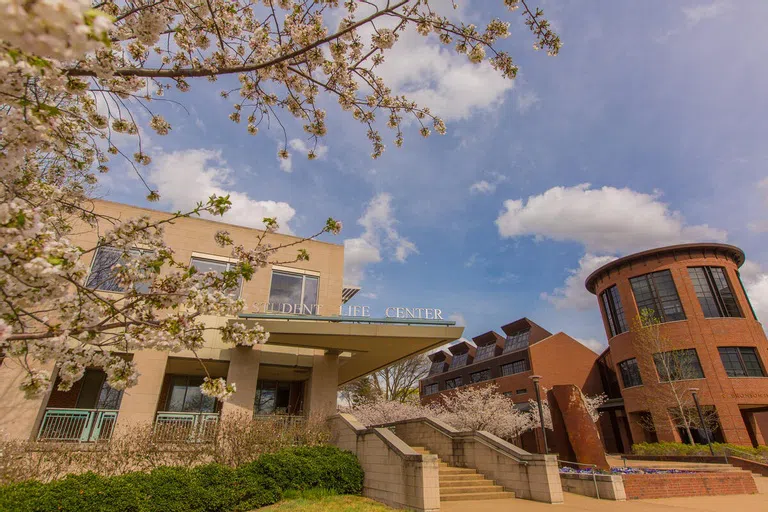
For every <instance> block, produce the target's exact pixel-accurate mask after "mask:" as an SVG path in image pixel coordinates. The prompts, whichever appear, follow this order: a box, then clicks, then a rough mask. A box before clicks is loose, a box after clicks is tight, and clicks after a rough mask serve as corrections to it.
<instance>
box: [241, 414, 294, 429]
mask: <svg viewBox="0 0 768 512" xmlns="http://www.w3.org/2000/svg"><path fill="white" fill-rule="evenodd" d="M253 419H254V420H256V421H272V422H275V423H277V424H278V425H280V426H283V427H293V426H298V425H304V424H305V423H306V422H307V418H305V417H304V416H296V415H293V414H254V415H253Z"/></svg>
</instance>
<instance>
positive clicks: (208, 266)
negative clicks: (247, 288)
mask: <svg viewBox="0 0 768 512" xmlns="http://www.w3.org/2000/svg"><path fill="white" fill-rule="evenodd" d="M190 265H191V266H193V267H195V269H196V270H197V271H198V272H216V273H217V274H218V275H219V276H223V275H224V272H230V271H231V270H233V269H234V267H235V263H230V262H228V261H217V260H208V259H205V258H199V257H197V256H192V260H191V261H190ZM242 287H243V279H242V278H238V280H237V286H233V287H232V288H230V289H228V290H227V293H228V294H229V295H230V296H232V297H235V298H237V297H240V289H241V288H242Z"/></svg>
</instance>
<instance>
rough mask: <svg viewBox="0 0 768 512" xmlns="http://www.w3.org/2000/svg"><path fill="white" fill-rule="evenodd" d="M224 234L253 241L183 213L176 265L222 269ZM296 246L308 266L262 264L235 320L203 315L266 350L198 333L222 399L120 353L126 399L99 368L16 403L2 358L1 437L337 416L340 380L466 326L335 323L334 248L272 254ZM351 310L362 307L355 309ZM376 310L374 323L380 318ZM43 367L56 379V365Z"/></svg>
mask: <svg viewBox="0 0 768 512" xmlns="http://www.w3.org/2000/svg"><path fill="white" fill-rule="evenodd" d="M95 209H96V211H97V212H98V213H100V214H103V215H107V216H109V217H113V218H116V219H127V218H134V217H137V216H140V215H148V216H149V217H151V218H152V219H159V218H163V217H166V216H167V215H168V214H166V213H163V212H158V211H153V210H147V209H142V208H136V207H132V206H127V205H123V204H118V203H112V202H106V201H97V202H95ZM221 229H226V230H227V231H229V233H230V235H231V237H232V238H233V240H234V241H235V243H236V244H243V245H244V246H246V247H248V246H249V244H251V245H253V244H255V240H256V237H258V236H260V235H261V234H262V232H261V231H259V230H255V229H249V228H244V227H240V226H234V225H225V224H222V223H220V222H215V221H211V220H205V219H199V218H189V219H179V220H178V221H176V222H175V223H174V224H173V225H170V226H168V227H167V228H166V231H165V239H166V242H167V244H168V245H169V246H170V247H171V248H173V250H174V251H175V256H176V258H177V259H179V260H180V261H186V262H189V263H191V264H192V265H194V266H196V267H197V268H198V269H199V270H204V271H208V270H221V271H223V270H226V268H227V265H229V264H231V263H232V261H233V260H231V259H230V249H229V248H221V247H219V246H218V245H217V244H216V243H215V242H214V234H215V233H216V232H217V231H219V230H221ZM79 231H82V232H81V233H80V234H78V235H77V239H76V240H75V242H77V243H79V244H81V245H82V246H84V247H88V246H91V247H92V246H94V245H95V242H96V240H97V233H96V232H95V231H93V230H88V229H84V230H79ZM296 240H297V239H296V238H294V237H290V236H287V235H280V234H274V235H268V236H267V241H268V243H271V244H273V245H279V244H281V243H286V242H294V241H296ZM297 247H303V248H305V249H307V251H308V252H309V253H310V260H309V261H302V262H297V263H293V264H286V265H284V266H277V265H275V266H271V267H268V268H266V269H261V270H259V271H258V272H256V274H255V275H254V277H253V279H251V280H250V281H247V282H243V283H242V284H241V286H240V289H239V290H237V293H238V294H239V295H240V297H242V299H243V300H244V301H245V304H246V310H245V312H244V313H243V314H242V315H241V317H242V318H240V319H233V318H223V317H207V318H206V322H207V324H209V325H211V326H216V325H222V324H224V323H225V322H231V321H234V320H239V321H245V322H246V323H254V322H258V323H260V324H261V325H263V326H264V327H265V328H266V330H267V331H268V332H269V333H270V338H269V341H268V342H267V343H266V344H264V345H259V346H255V347H253V348H250V347H232V346H230V345H226V344H224V343H222V341H221V340H220V339H219V336H218V334H217V332H216V331H211V332H210V333H208V334H206V336H207V338H206V341H207V344H206V347H205V348H204V349H203V350H201V351H200V352H199V355H200V356H201V358H202V359H203V360H204V361H205V365H206V367H207V369H208V371H209V372H210V373H211V375H212V376H213V377H225V378H226V379H227V381H228V382H234V383H236V385H237V391H236V392H235V394H234V395H233V397H232V398H231V399H230V400H229V401H228V402H226V403H219V402H217V401H216V400H214V399H212V398H209V397H205V396H203V395H201V393H200V390H199V385H200V384H201V382H202V378H203V375H204V374H205V373H204V370H203V368H202V366H201V365H200V363H199V362H198V360H197V359H196V358H195V357H194V355H193V354H191V353H185V352H180V353H168V352H159V351H155V350H146V351H140V352H136V353H133V354H128V355H127V357H131V358H132V359H133V361H134V362H135V363H136V365H137V368H138V371H139V372H140V374H141V375H140V377H139V383H138V385H136V386H134V387H132V388H129V389H127V390H125V391H124V392H117V391H115V390H113V389H111V388H110V387H109V386H107V385H106V383H105V375H104V373H103V372H101V371H100V370H97V369H91V370H88V371H87V372H86V374H85V376H84V377H83V378H82V379H81V380H80V381H79V382H78V383H77V384H76V385H75V386H74V387H73V388H72V389H71V390H70V391H67V392H61V391H58V390H56V389H55V387H56V386H55V383H54V384H53V385H52V386H51V389H50V390H49V392H48V393H47V394H46V395H45V396H43V397H41V398H39V399H35V400H28V399H25V398H24V397H23V394H22V393H21V392H20V391H19V382H20V381H21V379H22V378H23V375H22V372H20V370H19V368H18V367H17V366H16V365H15V363H14V362H13V361H11V360H10V359H8V358H6V359H5V360H4V361H2V363H1V366H0V431H3V432H4V433H5V434H6V435H8V436H10V437H12V438H17V439H31V440H40V441H45V440H69V441H82V442H89V441H96V440H104V439H107V438H109V437H110V436H111V434H112V432H113V431H114V430H115V429H118V428H120V427H121V426H127V425H133V424H139V423H154V424H155V425H159V424H171V425H183V426H184V427H185V428H186V429H191V430H192V432H197V433H201V432H205V431H206V429H207V428H208V427H209V426H211V425H215V424H216V423H217V422H218V421H219V419H220V417H221V415H223V414H228V413H229V412H232V411H240V412H244V413H245V414H248V415H252V416H254V417H259V416H266V415H284V416H286V417H288V418H307V417H309V416H310V415H312V416H318V417H324V416H327V415H328V414H332V413H333V412H334V411H335V408H336V395H337V389H338V386H339V385H341V384H344V383H346V382H349V381H350V380H353V379H355V378H357V377H360V376H363V375H366V374H368V373H370V372H372V371H374V370H376V369H378V368H381V367H383V366H386V365H388V364H390V363H392V362H395V361H397V360H399V359H402V358H405V357H409V356H412V355H415V354H418V353H422V352H425V351H427V350H429V349H431V348H434V347H437V346H440V345H443V344H445V343H448V342H450V341H453V340H455V339H457V338H459V337H460V336H461V334H462V331H463V328H461V327H456V326H454V324H453V322H450V321H445V320H441V319H435V317H436V316H438V317H439V315H435V314H434V312H433V314H432V315H431V318H430V316H429V315H428V313H426V314H424V315H423V316H424V318H423V319H419V318H412V317H413V316H422V315H421V314H420V313H419V314H418V315H408V314H407V311H409V310H404V309H401V308H397V309H395V308H390V309H391V310H392V312H393V313H394V314H393V315H390V316H394V317H390V318H373V317H375V316H376V314H375V312H371V313H372V314H371V316H354V317H350V316H341V315H340V309H341V306H342V304H343V302H346V300H348V299H349V298H351V297H352V296H353V295H354V293H355V292H356V290H357V289H356V288H354V287H346V288H345V286H344V274H343V268H344V248H343V246H342V245H338V244H331V243H326V242H319V241H306V242H302V243H301V245H298V246H294V247H292V248H291V249H290V252H288V250H286V252H285V254H278V255H277V259H278V260H280V261H288V260H292V259H294V257H295V254H296V252H295V251H296V248H297ZM114 256H115V253H110V251H109V249H108V248H106V249H100V250H99V251H98V252H97V253H96V254H95V255H94V254H90V253H89V255H88V258H89V259H91V260H92V261H88V262H87V263H88V264H89V265H90V268H91V271H90V274H89V276H88V277H87V278H86V283H88V285H89V286H90V285H91V284H92V285H93V287H94V288H95V289H98V290H101V291H102V292H104V293H119V287H116V285H115V283H114V282H111V281H110V279H109V274H108V272H109V268H110V265H111V264H113V263H115V262H116V261H117V259H115V257H114ZM110 258H112V260H110ZM118 258H119V256H118ZM397 306H405V307H410V306H415V305H407V304H398V305H397ZM345 309H346V308H345ZM297 311H298V313H299V314H296V312H297ZM387 311H388V312H389V310H387ZM353 312H354V313H356V314H360V313H361V312H362V313H363V314H364V313H366V312H367V311H363V310H362V308H356V309H354V310H353ZM381 313H382V314H381V315H379V316H384V314H383V313H384V312H383V311H382V312H381ZM401 313H402V314H401ZM422 313H424V311H423V310H422ZM398 317H399V318H398ZM406 317H407V318H406ZM50 370H52V372H53V375H54V376H55V374H56V368H55V365H53V364H52V365H51V367H50Z"/></svg>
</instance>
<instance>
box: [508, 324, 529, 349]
mask: <svg viewBox="0 0 768 512" xmlns="http://www.w3.org/2000/svg"><path fill="white" fill-rule="evenodd" d="M530 337H531V331H530V329H525V330H524V331H517V332H513V333H512V334H510V335H508V336H507V341H506V342H505V343H504V353H505V354H506V353H507V352H515V351H517V350H522V349H524V348H527V347H528V338H530Z"/></svg>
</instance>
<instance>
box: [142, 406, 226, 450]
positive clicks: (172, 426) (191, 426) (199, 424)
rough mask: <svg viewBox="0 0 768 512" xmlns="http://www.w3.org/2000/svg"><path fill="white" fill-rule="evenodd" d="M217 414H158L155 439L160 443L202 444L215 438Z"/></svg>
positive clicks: (217, 422)
mask: <svg viewBox="0 0 768 512" xmlns="http://www.w3.org/2000/svg"><path fill="white" fill-rule="evenodd" d="M218 426H219V414H218V413H215V412H169V411H163V412H158V413H157V417H156V418H155V439H156V440H158V441H161V442H190V443H204V442H210V441H213V440H214V439H215V438H216V430H217V428H218Z"/></svg>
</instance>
